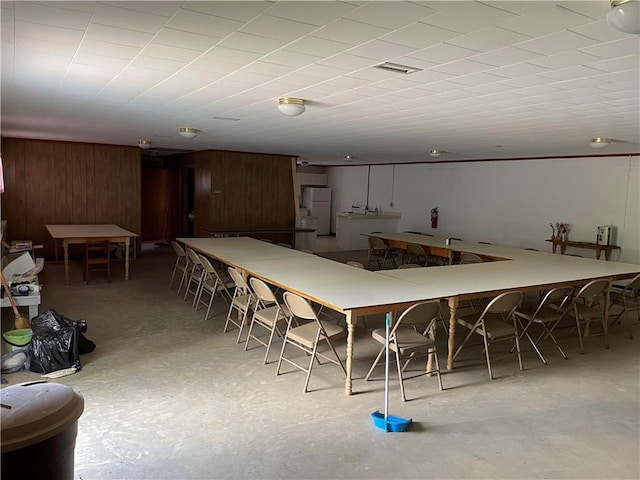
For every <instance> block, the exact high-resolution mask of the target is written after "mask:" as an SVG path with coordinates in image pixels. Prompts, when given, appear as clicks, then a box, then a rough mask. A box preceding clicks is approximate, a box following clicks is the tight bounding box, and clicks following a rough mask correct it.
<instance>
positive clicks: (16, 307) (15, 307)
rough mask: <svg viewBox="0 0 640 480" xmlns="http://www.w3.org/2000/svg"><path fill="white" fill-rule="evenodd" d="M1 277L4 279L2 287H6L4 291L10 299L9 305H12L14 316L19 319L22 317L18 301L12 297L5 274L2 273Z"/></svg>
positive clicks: (0, 273)
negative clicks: (19, 316)
mask: <svg viewBox="0 0 640 480" xmlns="http://www.w3.org/2000/svg"><path fill="white" fill-rule="evenodd" d="M0 277H2V286H3V287H4V291H5V292H6V293H7V297H9V303H10V304H11V308H13V314H14V315H15V316H16V317H17V316H18V315H20V312H19V311H18V306H17V305H16V301H15V300H14V299H13V297H12V296H11V290H9V285H7V281H6V280H5V278H4V274H3V273H2V272H1V271H0Z"/></svg>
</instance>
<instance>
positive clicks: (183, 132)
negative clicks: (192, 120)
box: [180, 127, 198, 138]
mask: <svg viewBox="0 0 640 480" xmlns="http://www.w3.org/2000/svg"><path fill="white" fill-rule="evenodd" d="M197 135H198V129H197V128H191V127H182V128H181V129H180V136H181V137H183V138H195V137H196V136H197Z"/></svg>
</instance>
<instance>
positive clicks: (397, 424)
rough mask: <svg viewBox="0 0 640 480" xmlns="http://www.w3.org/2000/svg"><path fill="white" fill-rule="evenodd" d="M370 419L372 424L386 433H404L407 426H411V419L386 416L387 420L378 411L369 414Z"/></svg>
mask: <svg viewBox="0 0 640 480" xmlns="http://www.w3.org/2000/svg"><path fill="white" fill-rule="evenodd" d="M371 418H372V419H373V424H374V425H375V426H376V427H378V428H380V429H382V430H386V431H387V432H405V431H406V430H407V429H408V428H409V426H411V421H412V419H410V418H401V417H395V416H393V415H387V419H386V420H385V418H384V413H380V412H379V411H378V410H376V411H375V412H371Z"/></svg>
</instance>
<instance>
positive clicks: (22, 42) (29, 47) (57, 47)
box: [15, 38, 76, 60]
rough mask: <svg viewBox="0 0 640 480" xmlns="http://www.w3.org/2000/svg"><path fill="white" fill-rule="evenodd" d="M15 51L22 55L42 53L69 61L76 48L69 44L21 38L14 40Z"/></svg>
mask: <svg viewBox="0 0 640 480" xmlns="http://www.w3.org/2000/svg"><path fill="white" fill-rule="evenodd" d="M15 48H16V50H18V49H19V50H20V51H21V52H22V54H23V55H26V54H28V52H31V53H44V54H51V55H55V56H57V57H60V58H63V57H65V58H68V59H69V60H71V58H73V55H74V53H75V52H76V46H75V45H72V44H69V43H56V42H48V41H46V40H36V39H35V38H22V39H17V40H16V46H15Z"/></svg>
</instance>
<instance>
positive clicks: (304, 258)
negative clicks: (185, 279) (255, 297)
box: [177, 237, 446, 395]
mask: <svg viewBox="0 0 640 480" xmlns="http://www.w3.org/2000/svg"><path fill="white" fill-rule="evenodd" d="M177 240H178V241H179V242H181V243H183V244H185V245H186V246H187V247H190V248H193V249H194V250H196V251H198V252H200V253H202V254H204V255H207V256H210V257H212V258H215V259H216V260H218V261H220V262H222V263H225V264H227V265H231V266H234V267H236V268H238V269H240V270H241V271H243V272H244V274H245V275H249V276H255V277H258V278H260V279H262V280H264V281H266V282H268V283H270V284H272V285H275V286H277V287H280V288H282V289H285V290H288V291H290V292H294V293H297V294H298V295H301V296H303V297H304V298H307V299H308V300H311V301H313V302H316V303H318V304H320V305H324V306H325V307H327V308H330V309H331V310H334V311H337V312H340V313H343V314H344V315H345V317H346V321H347V362H346V370H347V379H346V381H345V393H346V394H347V395H350V394H351V393H352V361H353V343H354V341H353V340H354V332H355V324H356V320H357V317H358V316H360V315H369V314H374V313H386V312H390V311H396V310H402V309H405V308H408V307H409V306H411V305H413V304H414V303H416V302H419V301H421V300H435V299H438V298H442V297H443V296H444V294H445V293H446V291H441V290H440V289H439V288H434V287H431V288H428V289H425V288H424V286H422V285H419V284H415V283H412V282H407V281H405V280H402V279H395V278H387V277H383V276H380V275H377V274H376V273H374V272H370V271H368V270H363V269H359V268H354V267H351V266H349V265H346V264H343V263H340V262H335V261H333V260H329V259H326V258H323V257H319V256H317V255H313V254H311V253H305V252H301V251H298V250H293V249H290V248H285V247H280V246H278V245H274V244H270V243H267V242H262V241H260V240H255V239H253V238H248V237H235V238H178V239H177Z"/></svg>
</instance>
